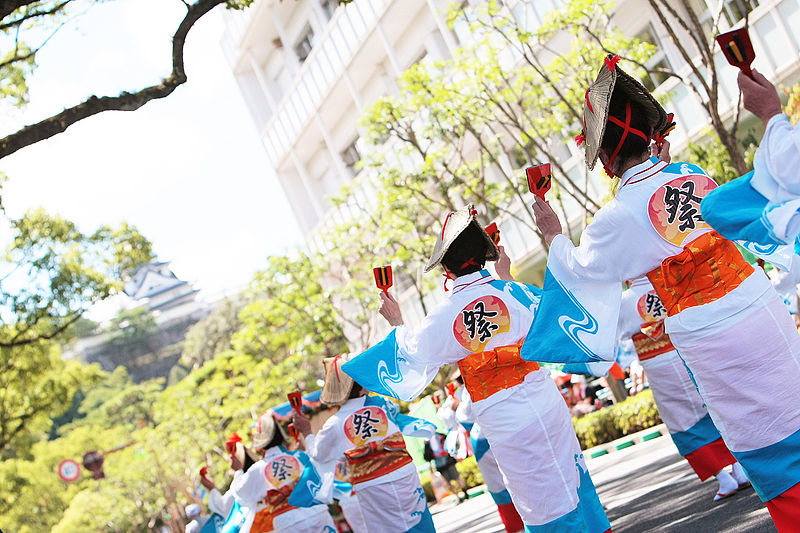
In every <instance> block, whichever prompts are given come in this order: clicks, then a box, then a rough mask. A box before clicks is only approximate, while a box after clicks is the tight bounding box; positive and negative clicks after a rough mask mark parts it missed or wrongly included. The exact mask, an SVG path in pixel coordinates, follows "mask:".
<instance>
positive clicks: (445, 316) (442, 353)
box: [395, 301, 469, 376]
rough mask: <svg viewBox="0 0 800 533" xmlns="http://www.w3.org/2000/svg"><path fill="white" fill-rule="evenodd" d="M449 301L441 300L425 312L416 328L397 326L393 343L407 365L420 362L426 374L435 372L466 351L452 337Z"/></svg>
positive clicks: (457, 359)
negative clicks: (427, 312)
mask: <svg viewBox="0 0 800 533" xmlns="http://www.w3.org/2000/svg"><path fill="white" fill-rule="evenodd" d="M450 309H451V305H450V302H449V301H444V302H442V303H440V304H439V305H437V306H436V308H434V310H433V311H431V313H430V314H429V315H428V316H426V317H425V318H424V319H423V320H422V323H421V324H420V326H419V327H418V328H416V329H415V330H412V329H411V328H409V327H408V326H399V327H398V328H397V331H396V333H395V338H396V339H397V347H398V349H399V350H400V353H402V354H403V355H404V356H405V357H406V358H407V359H408V362H409V363H410V364H411V365H419V366H423V367H425V369H426V374H428V375H429V374H430V373H432V374H433V376H435V375H436V372H438V370H439V368H440V367H441V366H442V365H446V364H453V363H456V362H458V361H460V360H461V359H463V358H464V357H466V356H467V355H469V351H468V350H467V349H466V348H464V347H463V346H461V345H460V344H458V343H457V342H456V340H455V339H454V338H453V335H452V330H453V324H452V321H453V316H452V313H451V312H450Z"/></svg>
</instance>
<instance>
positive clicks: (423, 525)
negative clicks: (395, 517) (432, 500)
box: [405, 503, 436, 533]
mask: <svg viewBox="0 0 800 533" xmlns="http://www.w3.org/2000/svg"><path fill="white" fill-rule="evenodd" d="M405 533H436V527H434V525H433V516H431V511H430V509H428V504H427V503H425V511H423V512H422V516H421V517H420V520H419V522H417V524H416V525H415V526H414V527H412V528H411V529H409V530H406V531H405Z"/></svg>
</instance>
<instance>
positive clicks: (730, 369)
mask: <svg viewBox="0 0 800 533" xmlns="http://www.w3.org/2000/svg"><path fill="white" fill-rule="evenodd" d="M618 61H619V57H615V58H612V57H609V58H607V59H606V64H605V65H603V66H602V67H601V70H600V73H599V74H598V77H597V79H596V80H595V82H594V83H593V84H592V85H591V86H590V87H589V89H588V90H587V92H586V104H585V106H584V128H585V133H584V136H585V142H586V161H587V165H588V166H589V167H590V168H591V167H593V166H594V164H595V162H596V160H597V159H598V157H599V158H600V159H601V161H602V162H603V164H604V166H605V167H606V169H607V171H609V172H610V173H611V174H613V175H617V176H619V177H620V187H619V190H618V191H617V193H616V196H615V197H614V198H613V199H612V200H611V201H610V202H609V203H608V204H606V205H605V206H604V207H603V208H602V209H600V210H599V211H598V212H597V213H596V214H595V216H594V218H593V219H592V221H591V223H590V224H589V225H588V226H587V227H586V229H585V230H584V232H583V234H582V236H581V240H580V245H579V246H575V245H574V244H573V243H572V241H571V240H570V239H569V238H568V237H567V236H565V235H562V234H561V225H560V222H559V221H558V217H557V215H556V214H555V212H554V211H553V210H552V208H551V207H550V206H549V204H547V203H546V202H544V201H542V200H540V199H538V198H537V199H536V204H535V205H534V214H535V215H536V220H537V224H538V226H539V229H540V230H541V231H542V233H543V235H544V237H545V239H546V241H547V242H548V243H549V244H550V250H549V256H548V269H549V270H552V267H551V265H558V266H559V268H563V269H566V270H568V271H570V272H571V273H572V275H574V276H578V277H582V278H584V279H587V280H597V281H616V282H619V283H620V284H621V283H622V281H623V280H626V279H636V278H639V277H642V276H644V275H647V277H648V278H649V279H650V281H651V282H652V284H653V286H654V288H655V290H656V292H657V293H658V295H659V297H660V298H661V301H662V304H663V305H664V307H665V308H666V310H667V315H668V316H667V318H666V319H665V326H666V331H667V333H669V335H670V339H671V341H672V343H673V345H674V346H675V348H676V349H677V350H678V353H679V354H680V356H681V358H682V359H683V360H684V362H685V363H686V365H687V367H688V368H689V370H690V371H691V373H692V375H693V377H694V380H695V383H696V384H697V388H698V391H699V393H700V396H701V397H702V398H703V401H704V402H705V404H706V407H707V409H708V411H709V414H710V415H711V418H712V420H713V421H714V425H715V426H716V427H717V429H719V431H720V433H721V435H722V437H723V439H724V440H725V443H726V444H727V446H728V448H729V449H730V450H731V452H732V453H733V455H734V457H735V458H736V459H737V460H738V461H739V463H740V464H741V465H742V467H743V468H744V470H745V472H746V473H747V476H748V477H749V479H750V481H751V482H752V484H753V486H754V488H755V489H756V492H757V493H758V495H759V496H760V497H761V499H762V500H763V501H764V502H766V505H767V508H768V509H769V511H770V514H771V516H772V518H773V521H774V522H775V524H776V526H777V527H778V529H779V531H794V530H795V529H794V528H795V527H796V524H798V523H800V396H798V395H797V394H796V392H795V390H794V388H793V387H787V386H786V383H794V382H800V335H798V333H797V329H796V327H795V326H794V323H793V321H792V319H791V318H790V316H789V314H788V313H787V312H786V310H785V307H784V306H783V303H782V302H781V300H780V299H779V298H778V296H777V294H776V293H775V291H774V289H773V288H772V286H771V285H770V283H769V280H768V279H767V277H766V276H765V274H764V272H763V271H762V270H761V269H760V268H757V269H755V270H754V269H753V267H752V266H751V265H749V264H748V263H746V262H745V261H744V259H743V258H742V256H741V254H740V253H739V251H738V249H737V248H736V247H735V245H734V244H733V243H732V242H730V241H728V240H726V239H724V238H723V237H722V236H720V235H719V234H718V233H717V232H715V231H713V230H712V229H711V228H710V227H709V225H708V224H707V223H706V222H705V221H704V220H703V218H702V216H701V214H700V202H701V201H702V199H703V197H704V196H705V195H706V194H707V193H708V192H709V191H710V190H712V189H714V188H715V187H716V183H715V182H714V181H713V180H712V179H711V178H710V177H708V176H707V175H706V173H705V172H704V171H703V170H702V169H701V168H699V167H697V166H695V165H690V164H687V163H672V164H668V163H667V162H666V161H662V160H660V159H657V158H655V157H648V155H649V149H650V148H649V144H650V140H651V138H652V137H653V135H654V133H656V132H661V131H663V129H664V127H665V125H666V122H667V118H666V114H665V113H664V110H663V109H662V108H661V106H660V105H659V104H658V102H657V101H656V100H655V99H654V98H653V97H652V95H650V93H649V92H648V91H647V90H646V89H645V88H644V87H643V86H642V85H641V84H639V83H638V82H636V81H635V80H633V78H631V77H630V76H628V75H627V74H625V73H624V72H623V71H622V70H621V69H620V68H619V66H618V65H617V64H616V63H617V62H618ZM547 283H548V282H547V280H545V289H547ZM620 296H621V294H620ZM775 376H781V379H780V380H776V379H775Z"/></svg>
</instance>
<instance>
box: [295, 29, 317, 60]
mask: <svg viewBox="0 0 800 533" xmlns="http://www.w3.org/2000/svg"><path fill="white" fill-rule="evenodd" d="M314 37H315V36H314V30H312V29H311V26H309V25H308V24H306V27H305V28H304V29H303V31H302V32H301V33H300V39H299V40H298V41H297V44H295V45H294V53H295V54H297V59H298V60H299V61H300V62H301V63H302V62H303V61H305V60H306V58H307V57H308V55H309V54H310V53H311V50H312V49H313V48H314V42H315V38H314Z"/></svg>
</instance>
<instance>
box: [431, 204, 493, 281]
mask: <svg viewBox="0 0 800 533" xmlns="http://www.w3.org/2000/svg"><path fill="white" fill-rule="evenodd" d="M477 214H478V213H477V211H475V208H474V207H472V204H467V205H465V206H464V207H462V208H461V209H459V210H458V211H450V212H449V213H448V214H447V216H446V217H445V219H444V224H442V231H441V232H440V233H439V238H438V239H436V244H434V245H433V253H432V254H431V258H430V259H428V264H427V265H425V272H428V271H430V270H431V269H433V268H434V267H436V265H438V264H439V263H441V262H442V259H443V258H444V255H445V254H446V253H447V250H449V249H450V245H451V244H453V241H455V240H456V239H457V238H458V236H459V235H461V233H462V232H463V231H464V230H465V229H467V228H468V227H469V226H470V224H474V225H475V227H476V228H478V230H480V232H481V233H482V234H483V236H484V238H485V239H486V244H487V245H488V246H489V249H488V250H487V252H486V257H485V260H486V261H497V260H498V259H499V258H500V250H498V249H497V245H496V244H495V243H494V241H493V240H492V238H491V237H490V236H489V234H488V233H486V230H485V229H484V228H483V226H481V225H480V224H479V223H478V221H477V220H476V218H475V216H476V215H477Z"/></svg>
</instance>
